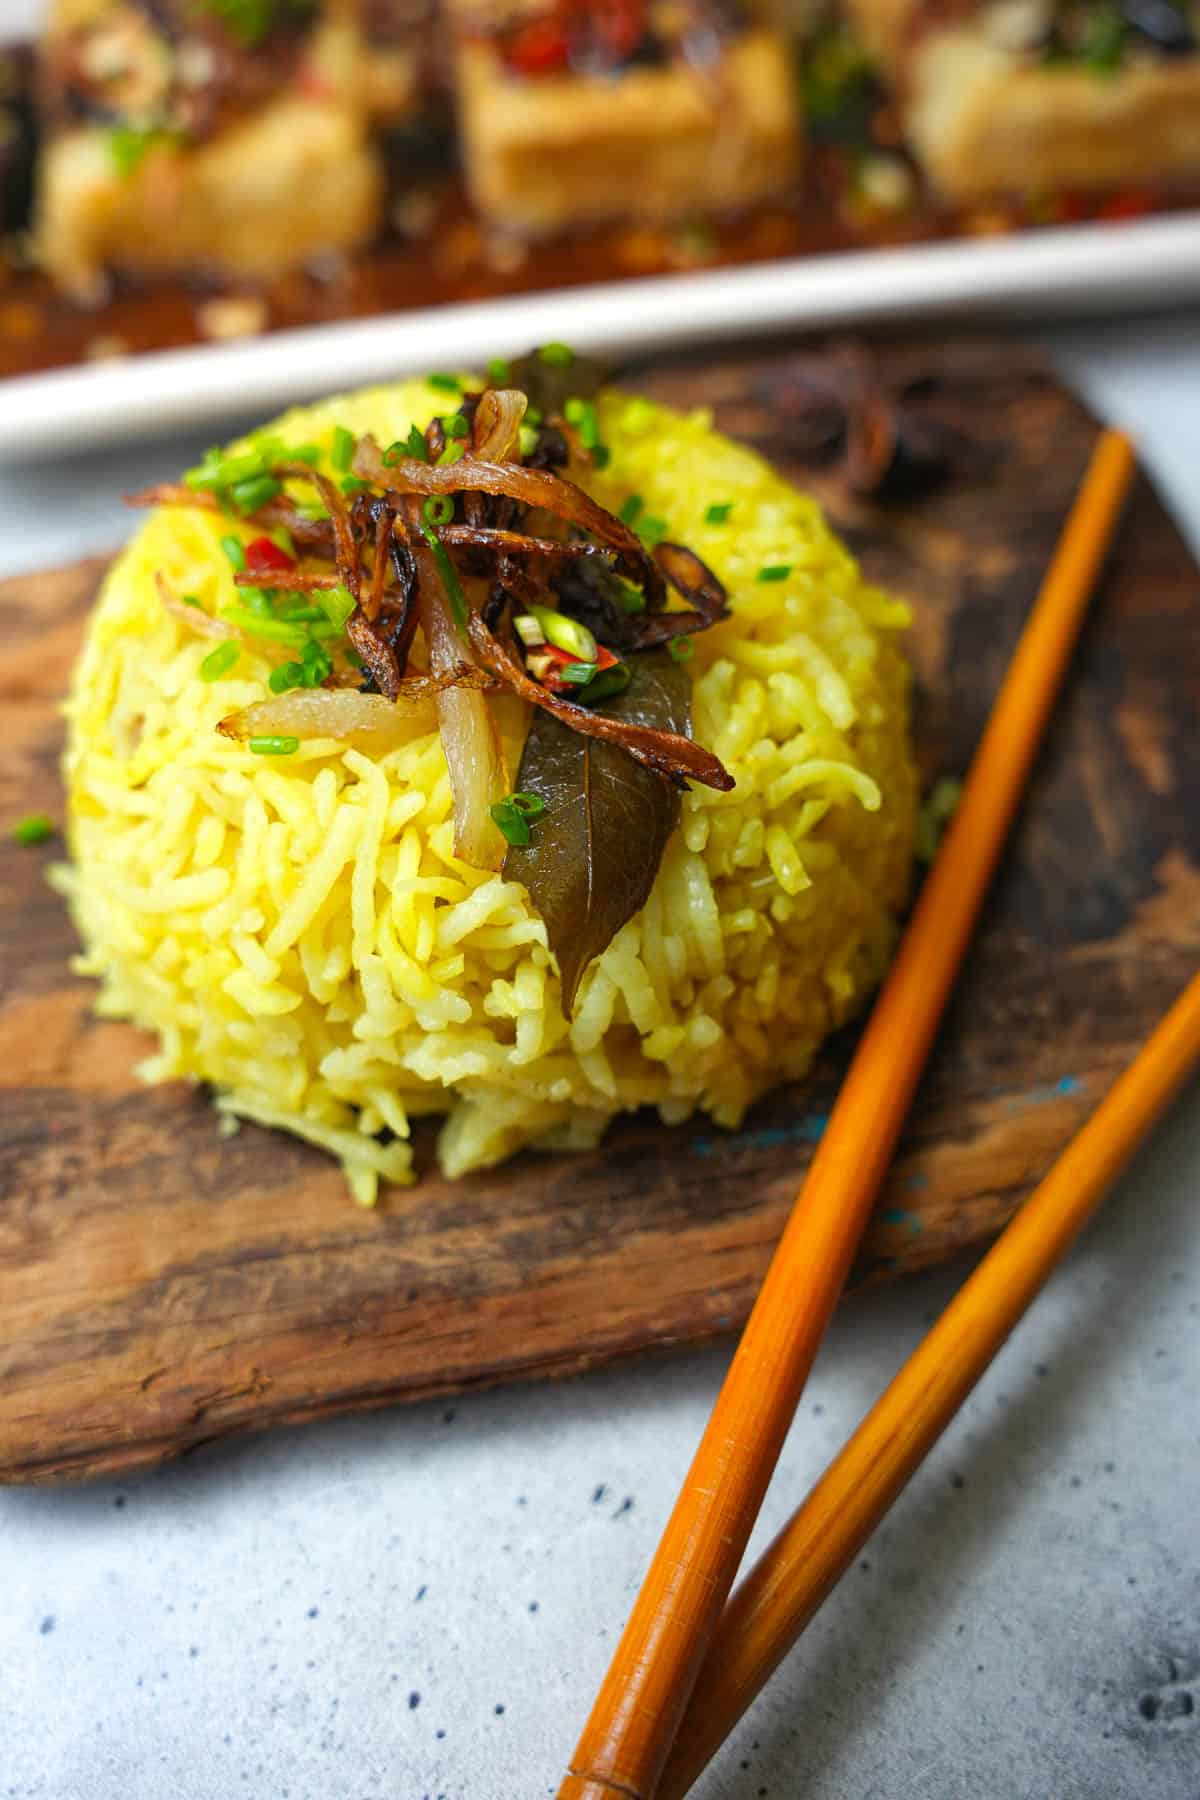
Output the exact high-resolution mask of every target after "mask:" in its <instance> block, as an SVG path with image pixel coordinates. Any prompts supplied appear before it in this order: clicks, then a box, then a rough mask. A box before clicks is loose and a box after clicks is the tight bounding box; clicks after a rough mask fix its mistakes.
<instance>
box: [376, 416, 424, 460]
mask: <svg viewBox="0 0 1200 1800" xmlns="http://www.w3.org/2000/svg"><path fill="white" fill-rule="evenodd" d="M406 456H411V457H415V459H416V461H417V462H428V461H429V445H428V444H427V443H426V442H425V434H424V432H422V431H421V430H420V429H419V428H418V427H417V426H416V425H413V426H412V427H411V428H410V430H409V433H408V436H407V437H406V438H397V439H396V442H395V443H394V444H389V445H388V447H387V449H386V450H385V451H384V453H383V460H384V462H385V463H386V464H387V466H388V468H389V469H391V468H394V467H395V465H396V464H397V463H398V462H403V460H404V458H405V457H406Z"/></svg>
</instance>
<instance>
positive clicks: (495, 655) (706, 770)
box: [467, 610, 734, 792]
mask: <svg viewBox="0 0 1200 1800" xmlns="http://www.w3.org/2000/svg"><path fill="white" fill-rule="evenodd" d="M467 622H468V626H469V629H470V633H471V642H472V643H473V644H474V646H475V648H476V650H477V651H478V653H479V660H480V662H481V663H483V665H484V667H485V668H488V669H491V671H492V673H493V674H495V675H498V676H499V677H500V678H501V680H503V681H506V682H507V683H508V685H509V687H511V688H512V689H513V690H514V691H515V692H516V693H518V694H519V695H520V696H521V698H522V699H523V700H529V701H532V703H533V705H534V706H540V707H542V708H544V710H545V711H546V712H549V713H553V714H554V716H555V718H556V719H561V720H562V722H563V724H564V725H570V726H571V728H572V729H573V730H574V731H579V732H582V733H583V735H584V736H585V737H596V738H604V739H605V740H606V741H607V742H608V743H610V744H619V745H620V747H621V749H622V750H625V751H627V752H628V753H629V755H630V756H632V757H633V758H634V759H635V760H636V761H637V762H640V763H643V764H644V765H645V766H646V768H648V769H653V770H654V772H655V774H656V775H662V776H663V777H664V778H665V779H666V780H667V781H671V782H674V783H675V785H676V786H677V787H684V786H686V785H687V783H688V782H689V781H699V782H702V783H703V785H704V786H705V787H711V788H719V789H721V790H722V791H723V792H728V790H729V789H730V788H731V787H732V786H733V785H734V783H733V776H732V775H731V774H730V773H729V771H728V769H726V768H725V767H724V765H723V764H722V763H721V762H720V761H719V760H718V759H717V757H715V756H714V755H713V754H712V752H711V750H706V749H705V748H704V746H703V745H702V744H697V743H695V742H693V740H692V739H691V738H686V737H681V736H680V735H679V734H678V733H677V732H674V731H655V730H653V729H652V728H651V727H650V726H647V725H629V724H625V723H623V722H622V721H621V720H619V719H612V718H609V717H608V716H607V715H606V714H604V713H602V712H594V711H593V710H592V709H591V708H590V707H587V706H576V705H575V703H574V702H573V701H570V700H563V699H561V698H560V697H559V696H558V695H557V694H552V693H551V692H550V690H549V689H548V688H545V687H543V686H542V684H541V682H540V681H535V680H534V679H533V677H532V676H531V675H529V674H527V673H526V671H525V670H524V668H523V667H522V666H521V664H520V663H519V662H518V661H517V659H516V657H514V656H513V655H512V653H511V651H509V650H508V649H506V647H505V646H504V645H503V644H502V643H501V642H500V639H499V638H498V637H496V635H495V633H494V632H492V631H489V630H488V627H487V626H486V625H485V624H484V622H483V619H482V617H481V615H480V614H479V613H477V612H475V611H474V610H472V611H471V612H470V613H469V614H468V620H467Z"/></svg>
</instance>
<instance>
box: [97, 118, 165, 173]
mask: <svg viewBox="0 0 1200 1800" xmlns="http://www.w3.org/2000/svg"><path fill="white" fill-rule="evenodd" d="M181 141H182V140H181V138H180V134H179V133H178V132H176V131H166V130H164V129H163V127H162V126H161V125H114V126H113V128H112V130H111V131H110V132H109V134H108V154H109V156H110V157H111V158H112V164H113V167H114V169H115V170H116V171H117V174H118V175H120V176H121V177H122V179H123V180H126V181H127V180H128V179H129V177H130V176H131V175H136V174H137V171H138V170H139V169H140V168H141V166H142V163H143V161H144V160H145V158H146V157H147V156H149V154H150V152H151V150H157V149H160V148H161V147H162V146H164V145H167V144H176V145H177V144H179V143H180V142H181Z"/></svg>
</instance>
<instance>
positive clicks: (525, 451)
mask: <svg viewBox="0 0 1200 1800" xmlns="http://www.w3.org/2000/svg"><path fill="white" fill-rule="evenodd" d="M537 444H538V434H537V428H536V426H533V425H522V426H521V429H520V430H519V431H518V433H517V449H518V450H519V451H520V453H521V455H522V456H532V455H533V453H534V451H535V450H536V449H537Z"/></svg>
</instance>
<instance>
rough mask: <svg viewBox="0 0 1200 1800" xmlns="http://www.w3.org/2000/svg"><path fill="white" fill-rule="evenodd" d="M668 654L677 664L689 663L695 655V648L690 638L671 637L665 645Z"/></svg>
mask: <svg viewBox="0 0 1200 1800" xmlns="http://www.w3.org/2000/svg"><path fill="white" fill-rule="evenodd" d="M667 650H668V653H669V654H670V655H671V656H672V657H673V658H674V659H675V661H676V662H677V663H684V662H691V660H692V658H693V656H695V654H696V646H695V644H693V642H692V640H691V638H690V637H673V638H671V639H669V640H668V643H667Z"/></svg>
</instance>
